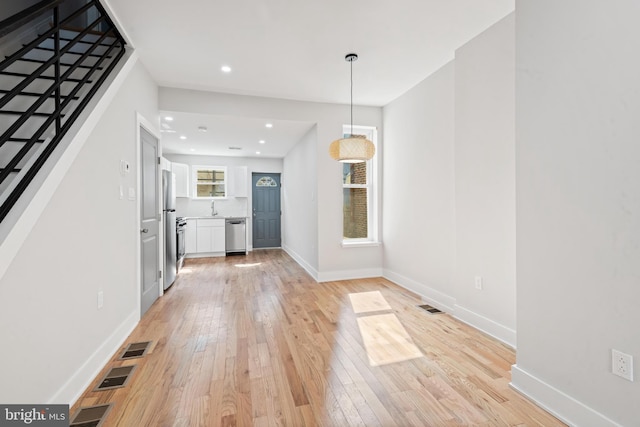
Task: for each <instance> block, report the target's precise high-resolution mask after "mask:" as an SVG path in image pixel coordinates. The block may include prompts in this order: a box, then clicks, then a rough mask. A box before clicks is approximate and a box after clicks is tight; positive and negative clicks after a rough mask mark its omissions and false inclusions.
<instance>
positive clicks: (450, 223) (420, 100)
mask: <svg viewBox="0 0 640 427" xmlns="http://www.w3.org/2000/svg"><path fill="white" fill-rule="evenodd" d="M383 129H384V141H385V144H384V166H383V174H382V180H383V187H382V189H383V194H382V204H383V212H382V218H383V224H382V235H383V238H382V240H383V242H384V275H385V277H388V278H389V279H391V280H393V281H394V282H396V283H399V284H401V285H403V286H405V287H408V288H409V289H412V290H413V291H415V292H417V293H419V294H421V295H423V296H425V297H427V298H428V299H430V300H432V301H437V302H438V304H439V306H442V307H446V308H447V309H448V310H449V311H451V309H452V308H453V304H454V300H453V298H452V295H453V289H452V275H453V261H454V240H455V235H454V225H455V224H454V159H453V149H454V139H453V135H454V64H453V62H450V63H449V64H447V65H445V66H444V67H443V68H441V69H440V70H439V71H437V72H436V73H434V74H432V75H431V76H429V77H428V78H427V79H425V80H424V81H422V82H421V83H420V84H418V85H417V86H415V87H414V88H412V89H411V90H410V91H409V92H407V93H405V94H404V95H402V96H401V97H400V98H398V99H396V100H395V101H393V102H391V103H390V104H389V105H387V106H385V107H384V128H383Z"/></svg>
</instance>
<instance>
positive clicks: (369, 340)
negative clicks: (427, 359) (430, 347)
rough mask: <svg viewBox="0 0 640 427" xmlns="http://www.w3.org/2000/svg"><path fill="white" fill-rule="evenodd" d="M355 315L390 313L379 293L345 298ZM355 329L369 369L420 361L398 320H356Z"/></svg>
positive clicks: (370, 317) (392, 316) (372, 317)
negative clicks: (365, 354)
mask: <svg viewBox="0 0 640 427" xmlns="http://www.w3.org/2000/svg"><path fill="white" fill-rule="evenodd" d="M349 299H350V300H351V306H352V307H353V311H354V313H355V314H366V313H373V312H381V311H390V310H392V308H391V306H390V305H389V303H388V302H387V300H386V299H385V298H384V296H382V293H380V291H373V292H358V293H352V294H349ZM357 321H358V327H359V329H360V335H361V336H362V342H363V344H364V347H365V350H366V351H367V357H368V358H369V364H370V365H371V366H380V365H387V364H389V363H396V362H402V361H405V360H411V359H416V358H418V357H422V356H423V354H422V352H421V351H420V350H419V349H418V347H416V345H415V344H414V343H413V340H412V339H411V337H410V336H409V334H408V333H407V331H406V329H405V328H404V326H402V323H400V320H399V319H398V317H397V316H396V315H395V314H393V313H387V314H372V315H364V316H362V315H361V316H358V318H357Z"/></svg>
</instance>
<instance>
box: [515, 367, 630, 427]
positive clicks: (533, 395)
mask: <svg viewBox="0 0 640 427" xmlns="http://www.w3.org/2000/svg"><path fill="white" fill-rule="evenodd" d="M509 385H510V386H511V387H512V388H513V389H515V390H517V391H518V392H520V393H522V394H523V395H525V396H526V397H527V398H529V399H531V400H532V401H533V402H535V403H536V404H537V405H538V406H540V407H541V408H543V409H544V410H546V411H547V412H549V413H551V414H553V415H554V416H555V417H557V418H558V419H560V420H561V421H563V422H564V423H566V424H568V425H570V426H576V427H577V426H580V427H622V426H621V425H620V424H618V423H616V422H615V421H613V420H611V419H609V418H607V417H606V416H604V415H602V414H601V413H599V412H597V411H595V410H593V409H591V408H589V407H588V406H587V405H585V404H584V403H582V402H580V401H578V400H576V399H574V398H573V397H571V396H569V395H568V394H566V393H564V392H562V391H560V390H558V389H557V388H555V387H553V386H551V385H550V384H547V383H545V382H544V381H542V380H541V379H539V378H536V377H535V376H533V375H531V374H529V373H528V372H526V371H524V370H522V369H520V367H518V365H513V366H512V367H511V383H510V384H509Z"/></svg>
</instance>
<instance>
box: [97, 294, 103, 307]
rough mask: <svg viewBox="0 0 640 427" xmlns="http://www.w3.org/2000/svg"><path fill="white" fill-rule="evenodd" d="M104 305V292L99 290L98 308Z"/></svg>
mask: <svg viewBox="0 0 640 427" xmlns="http://www.w3.org/2000/svg"><path fill="white" fill-rule="evenodd" d="M103 306H104V292H102V291H98V310H99V309H101V308H102V307H103Z"/></svg>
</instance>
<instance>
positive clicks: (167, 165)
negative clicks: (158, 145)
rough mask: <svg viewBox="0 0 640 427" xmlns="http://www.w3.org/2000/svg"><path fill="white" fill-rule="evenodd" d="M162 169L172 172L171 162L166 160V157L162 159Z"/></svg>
mask: <svg viewBox="0 0 640 427" xmlns="http://www.w3.org/2000/svg"><path fill="white" fill-rule="evenodd" d="M160 168H161V169H162V170H163V171H170V170H171V162H170V161H169V160H167V159H165V158H164V157H160Z"/></svg>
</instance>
